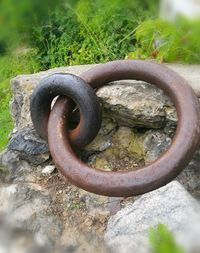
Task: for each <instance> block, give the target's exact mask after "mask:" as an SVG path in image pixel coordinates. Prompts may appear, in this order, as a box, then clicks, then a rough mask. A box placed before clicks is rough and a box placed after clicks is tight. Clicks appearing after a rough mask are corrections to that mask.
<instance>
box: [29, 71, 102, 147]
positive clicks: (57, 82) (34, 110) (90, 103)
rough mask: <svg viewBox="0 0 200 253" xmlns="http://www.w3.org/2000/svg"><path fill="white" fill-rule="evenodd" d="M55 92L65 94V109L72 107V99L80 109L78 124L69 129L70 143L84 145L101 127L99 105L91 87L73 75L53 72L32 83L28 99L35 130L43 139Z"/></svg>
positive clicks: (45, 134) (71, 108) (56, 94)
mask: <svg viewBox="0 0 200 253" xmlns="http://www.w3.org/2000/svg"><path fill="white" fill-rule="evenodd" d="M59 95H62V96H65V97H66V98H68V99H66V98H65V102H64V99H63V103H64V104H65V105H66V107H68V110H69V109H70V110H73V108H74V106H75V104H74V103H73V101H74V102H75V103H76V104H77V105H78V107H79V109H80V115H81V116H80V121H79V124H78V126H77V127H76V128H75V129H73V130H70V132H69V138H70V141H71V144H72V145H73V146H74V147H79V148H80V147H82V146H85V145H87V144H88V143H89V142H91V141H92V140H93V139H94V137H96V135H97V133H98V131H99V129H100V127H101V119H102V115H101V107H100V104H99V101H98V98H97V96H96V94H95V92H94V90H93V89H92V88H91V87H90V86H89V85H88V84H86V83H85V82H84V81H83V80H82V79H81V78H80V77H77V76H75V75H71V74H54V75H51V76H49V77H47V78H45V79H43V80H42V81H41V82H40V84H39V85H38V86H37V87H36V89H35V90H34V92H33V94H32V97H31V103H30V110H31V118H32V122H33V125H34V127H35V128H36V130H37V132H38V134H39V135H40V136H41V137H43V138H44V139H46V140H47V136H48V134H47V124H48V119H49V114H50V111H51V103H52V100H53V99H54V98H55V97H56V96H59ZM72 100H73V101H72ZM63 117H65V115H63ZM58 134H59V133H58Z"/></svg>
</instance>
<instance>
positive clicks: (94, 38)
mask: <svg viewBox="0 0 200 253" xmlns="http://www.w3.org/2000/svg"><path fill="white" fill-rule="evenodd" d="M157 4H158V0H153V1H151V3H149V1H148V0H144V1H142V2H141V1H139V0H135V1H132V0H124V1H120V0H110V1H107V0H93V1H92V0H79V1H74V2H73V3H71V4H69V3H68V2H64V4H63V5H62V6H58V8H57V9H56V10H55V11H53V12H51V13H50V15H49V19H48V20H46V21H45V22H43V24H42V25H40V26H37V27H35V32H34V33H33V36H32V39H31V41H32V45H31V46H32V47H34V48H36V49H37V50H38V57H39V58H38V60H39V62H41V64H42V66H41V67H42V69H44V68H45V69H46V68H52V67H57V66H61V65H72V64H87V63H97V62H105V61H109V60H114V59H117V58H118V59H119V58H124V57H125V56H126V54H127V52H129V51H132V50H134V44H135V37H134V29H135V27H136V26H137V25H138V24H139V23H140V22H141V21H143V20H144V19H146V18H148V17H152V16H154V15H155V13H156V7H157Z"/></svg>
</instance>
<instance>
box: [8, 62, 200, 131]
mask: <svg viewBox="0 0 200 253" xmlns="http://www.w3.org/2000/svg"><path fill="white" fill-rule="evenodd" d="M93 66H94V65H82V66H71V67H62V68H56V69H52V70H48V71H44V72H40V73H37V74H32V75H20V76H18V77H16V78H14V79H13V80H12V81H11V84H12V87H13V102H12V106H11V108H12V115H13V118H14V121H15V126H16V127H17V128H18V129H20V128H23V127H25V126H27V125H29V124H30V123H31V119H30V111H29V104H30V103H29V101H30V96H31V94H32V91H33V89H34V88H35V87H36V86H37V84H38V83H39V81H40V80H41V79H42V78H44V77H47V76H48V75H51V74H54V73H71V74H75V75H80V74H81V73H82V72H84V71H86V70H88V69H90V68H91V67H93ZM167 66H168V67H169V68H171V69H173V70H174V71H176V72H177V73H179V74H180V75H181V76H183V77H184V78H185V79H186V80H188V82H189V83H190V84H191V86H192V87H193V88H194V90H195V92H196V93H197V95H198V96H199V95H200V87H199V78H200V71H199V68H200V67H199V66H198V65H190V66H188V65H187V66H184V65H179V64H168V65H167ZM131 82H132V83H134V84H135V85H136V86H137V87H140V84H141V82H138V81H137V82H136V81H131ZM122 83H123V82H122ZM132 86H133V85H132ZM118 87H119V86H118V85H117V86H115V85H114V86H113V85H112V87H110V88H109V91H110V92H111V93H112V95H113V92H112V91H111V90H112V89H114V90H115V91H116V92H117V89H118ZM123 89H124V95H123V97H124V98H126V97H127V96H128V94H126V93H127V92H129V91H130V92H131V93H132V95H133V96H134V97H133V98H132V100H131V97H130V96H128V98H129V100H130V101H131V104H132V103H133V105H129V107H128V108H132V109H133V106H134V105H135V103H134V99H136V100H138V99H137V94H136V89H135V88H134V87H133V88H132V89H131V87H130V81H128V82H127V88H126V85H125V84H123ZM148 89H150V91H149V92H150V93H148ZM103 91H105V92H107V91H108V89H104V88H103ZM103 91H99V95H101V96H102V97H103V98H104V97H105V98H106V97H107V95H106V94H105V93H104V92H103ZM143 91H145V94H146V95H147V96H148V98H150V101H149V103H148V102H146V106H147V109H151V107H152V111H150V115H151V117H153V115H154V116H155V117H157V118H158V117H160V118H161V119H162V120H164V118H165V113H167V114H166V115H168V111H171V110H173V109H172V108H171V105H170V107H168V106H167V108H166V106H165V108H163V107H162V106H163V103H166V102H168V100H166V97H165V96H163V95H162V92H161V91H160V90H158V89H154V88H153V86H149V85H147V86H146V85H145V84H143V85H142V87H141V88H139V91H138V95H139V94H140V97H142V101H145V100H144V99H145V98H144V97H143V96H142V94H141V92H143ZM119 92H121V93H122V92H123V90H122V88H120V90H119ZM151 94H153V97H151ZM116 95H117V94H114V98H111V101H115V102H116V101H117V98H116ZM156 97H157V98H161V101H158V100H157V103H158V104H156V102H155V100H156ZM120 101H122V100H120ZM138 102H140V101H138ZM124 103H125V101H123V104H122V109H123V110H122V112H120V117H123V118H125V120H124V121H125V123H126V119H127V116H128V115H126V114H125V115H124V113H126V112H127V111H128V112H129V111H130V110H128V109H127V110H125V109H124V107H123V105H124ZM157 105H158V106H157ZM107 106H108V105H107ZM115 106H117V105H115ZM135 106H136V105H135ZM140 106H141V108H140V107H139V105H137V107H136V108H138V110H139V108H140V110H139V111H138V113H139V115H140V114H141V111H142V109H144V113H145V105H143V104H142V103H140ZM118 108H120V103H119V104H118ZM131 111H132V110H131ZM131 113H132V112H131ZM133 113H134V112H133ZM146 113H147V112H146ZM173 115H174V114H173ZM146 116H148V115H146ZM151 117H147V120H145V122H143V124H144V125H145V126H147V127H148V118H150V119H152V118H151ZM135 118H136V119H137V114H136V115H135V116H134V114H133V115H132V116H131V119H132V121H134V123H137V122H135V121H136V120H135ZM144 118H145V116H144V115H143V114H142V119H144ZM142 119H140V121H139V123H141V120H142ZM132 121H131V122H132ZM152 124H153V123H152V121H150V125H152ZM157 124H158V122H157V121H156V122H155V125H157Z"/></svg>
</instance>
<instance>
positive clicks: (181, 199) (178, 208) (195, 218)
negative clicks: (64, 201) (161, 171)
mask: <svg viewBox="0 0 200 253" xmlns="http://www.w3.org/2000/svg"><path fill="white" fill-rule="evenodd" d="M199 211H200V205H199V203H198V202H197V201H196V200H195V199H194V198H193V197H191V195H190V194H189V193H188V192H187V191H186V190H185V189H184V188H183V186H181V185H180V183H178V182H177V181H173V182H171V183H169V184H168V185H166V186H164V187H162V188H160V189H158V190H155V191H153V192H150V193H147V194H144V195H143V196H142V197H140V198H139V199H137V200H136V201H135V202H134V203H133V204H130V205H127V206H126V207H125V208H124V209H122V210H120V211H119V212H118V213H117V214H116V215H114V216H112V217H111V218H110V220H109V221H108V226H107V231H106V234H105V242H106V244H107V245H108V247H109V248H110V249H111V250H112V252H115V253H129V252H140V253H148V252H150V246H149V241H148V231H149V228H150V227H155V226H157V225H158V224H160V223H161V224H164V225H166V226H167V227H168V228H169V229H170V230H171V231H172V232H173V234H174V236H175V238H176V240H177V242H178V243H179V244H180V245H181V246H182V247H184V248H185V249H186V250H187V251H186V252H199V251H200V241H199V238H200V212H199ZM195 250H196V251H195Z"/></svg>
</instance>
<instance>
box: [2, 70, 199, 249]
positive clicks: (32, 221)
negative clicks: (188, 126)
mask: <svg viewBox="0 0 200 253" xmlns="http://www.w3.org/2000/svg"><path fill="white" fill-rule="evenodd" d="M169 67H170V68H173V69H175V70H178V72H179V73H180V74H181V75H183V76H185V77H186V79H188V80H191V83H192V85H193V86H195V85H196V84H198V82H197V81H198V79H199V75H200V74H199V73H200V72H198V70H199V68H198V66H188V67H185V66H181V65H180V66H179V65H170V66H169ZM89 68H91V66H90V65H87V66H75V67H66V68H65V67H64V68H58V69H54V70H49V71H45V72H41V73H37V74H33V75H22V76H18V77H16V78H14V79H13V80H12V87H13V101H12V105H11V108H12V115H13V119H14V122H15V130H14V131H13V133H12V135H11V139H10V142H9V144H8V147H7V149H6V150H5V151H4V152H3V153H2V154H0V184H1V185H0V214H1V213H3V212H4V214H3V217H5V216H6V217H8V216H9V217H13V219H12V221H13V222H14V224H9V226H10V225H11V227H12V226H14V228H19V229H20V231H22V233H23V231H27V230H28V231H29V232H30V233H33V236H35V238H34V239H33V240H34V242H35V244H36V245H38V244H39V245H40V246H41V244H42V242H43V244H42V247H44V248H45V249H46V247H47V252H51V250H53V248H54V247H55V248H56V247H57V244H58V243H59V244H60V245H62V246H63V247H64V249H67V250H68V251H69V252H72V251H73V252H77V253H78V252H82V251H83V249H84V248H86V249H87V252H90V251H91V252H94V251H95V252H97V249H99V251H100V252H105V249H103V250H101V248H102V245H101V239H102V237H103V235H104V233H105V229H106V224H107V220H108V219H109V217H110V215H114V214H115V213H116V212H118V211H119V210H120V209H121V208H122V207H124V206H126V205H127V204H128V203H129V204H130V203H133V202H134V201H135V198H134V197H131V198H128V199H123V198H109V197H104V196H97V195H95V194H92V193H88V192H85V191H83V190H81V189H79V188H77V187H76V186H73V185H71V184H70V183H69V182H67V180H66V179H64V178H63V177H62V175H60V173H59V172H58V171H57V170H54V171H51V173H50V172H49V171H50V170H49V166H51V165H52V161H51V157H50V154H49V151H48V145H47V143H46V142H44V141H43V140H42V139H41V138H40V137H39V136H38V135H37V133H36V131H35V130H34V129H33V126H32V124H31V119H30V113H29V101H30V96H31V93H32V91H33V89H34V87H35V86H36V85H37V84H38V82H39V81H40V80H41V79H42V78H44V77H46V76H48V75H49V74H53V73H61V72H62V73H72V74H78V75H79V74H80V73H82V72H83V71H86V70H87V69H89ZM192 71H193V72H192ZM191 73H192V75H191ZM133 84H134V85H133ZM195 87H197V89H196V91H198V86H195ZM199 94H200V93H199ZM97 95H98V96H99V98H100V100H101V102H102V105H103V108H104V110H103V121H102V127H101V129H100V132H99V134H98V135H97V137H96V138H95V139H94V140H93V142H92V143H90V144H89V145H88V146H87V147H85V148H84V149H83V150H82V151H81V153H80V155H81V158H82V160H84V161H85V162H86V163H88V164H89V165H91V166H93V167H95V168H101V169H103V170H114V171H119V170H127V169H132V170H133V169H135V170H136V169H138V166H143V165H145V164H148V163H150V162H152V161H153V160H155V159H157V158H158V157H159V155H160V154H161V153H162V152H163V151H164V150H166V148H167V147H168V146H169V145H170V143H171V139H172V137H173V134H174V131H175V128H176V122H177V118H176V113H175V109H174V107H173V105H172V103H171V102H170V101H169V99H168V98H167V97H166V96H165V95H164V94H163V92H162V91H161V90H159V89H157V88H155V87H154V86H153V85H150V84H146V83H143V82H138V81H137V82H136V81H120V82H113V83H111V84H110V85H109V86H105V87H102V88H101V89H99V90H98V91H97ZM199 152H200V151H197V152H196V154H195V156H194V158H193V160H192V161H191V162H190V164H189V165H188V166H187V168H186V169H185V170H184V171H183V172H182V174H181V175H180V176H179V178H178V180H179V181H180V182H181V183H182V184H183V185H184V186H185V187H186V188H187V189H188V190H189V191H190V192H191V193H192V194H193V195H194V196H195V197H197V198H200V172H199V160H200V153H199ZM46 166H47V167H46ZM5 168H8V171H7V169H5ZM44 168H48V170H47V171H48V173H49V174H48V175H47V173H44V171H45V169H44ZM168 192H169V193H168V194H169V195H170V194H171V196H173V194H174V192H173V191H168ZM158 195H159V192H158ZM169 198H170V197H169ZM147 207H148V206H147ZM147 212H148V209H147ZM150 212H151V209H150ZM5 213H7V214H8V215H5ZM23 214H24V215H23ZM9 217H8V223H9V222H10V219H9ZM6 224H7V223H6ZM19 225H20V227H19ZM31 238H32V237H31ZM37 238H39V239H41V241H42V242H41V241H40V240H39V239H37ZM66 238H67V239H68V240H66ZM31 240H32V239H31ZM56 240H57V242H56ZM94 247H95V250H94ZM70 250H71V251H70ZM68 251H64V252H68Z"/></svg>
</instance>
